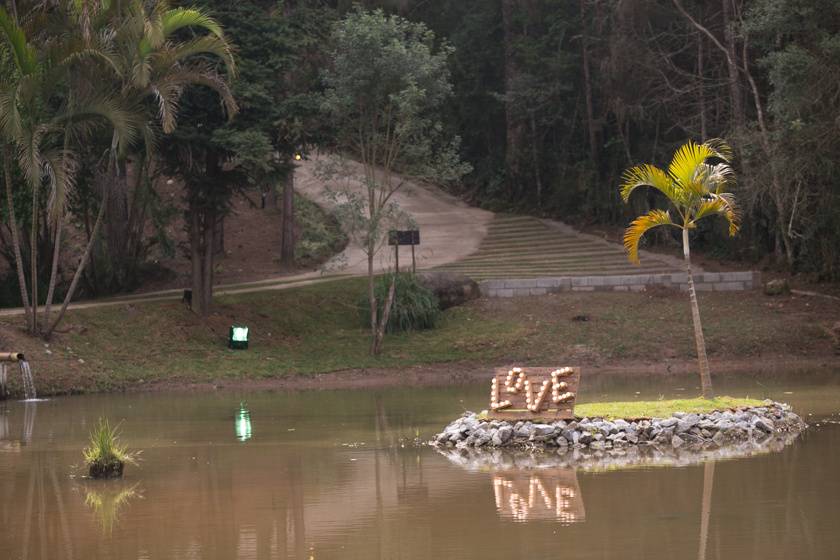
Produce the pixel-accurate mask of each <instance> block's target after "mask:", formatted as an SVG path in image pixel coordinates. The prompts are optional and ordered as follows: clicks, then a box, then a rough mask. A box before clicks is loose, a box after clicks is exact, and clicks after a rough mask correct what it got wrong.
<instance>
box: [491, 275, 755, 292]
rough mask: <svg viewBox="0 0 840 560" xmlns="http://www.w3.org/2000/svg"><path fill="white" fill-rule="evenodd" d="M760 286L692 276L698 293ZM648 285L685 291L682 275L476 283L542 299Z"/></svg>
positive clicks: (749, 278)
mask: <svg viewBox="0 0 840 560" xmlns="http://www.w3.org/2000/svg"><path fill="white" fill-rule="evenodd" d="M760 285H761V274H760V273H759V272H754V271H746V272H700V273H697V274H695V275H694V286H695V288H696V289H697V290H698V291H715V292H726V291H742V290H752V289H753V288H757V287H758V286H760ZM648 286H662V287H665V288H674V289H680V290H687V289H688V276H687V275H686V273H684V272H674V273H666V274H627V275H616V276H558V277H550V278H523V279H503V280H484V281H483V282H480V283H479V288H480V289H481V295H483V296H485V297H518V296H544V295H546V294H550V293H556V292H642V291H644V290H645V289H646V288H647V287H648Z"/></svg>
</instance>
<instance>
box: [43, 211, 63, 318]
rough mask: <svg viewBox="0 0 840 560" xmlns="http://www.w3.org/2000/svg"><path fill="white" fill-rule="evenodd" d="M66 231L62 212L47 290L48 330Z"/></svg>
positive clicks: (56, 231)
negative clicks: (62, 234)
mask: <svg viewBox="0 0 840 560" xmlns="http://www.w3.org/2000/svg"><path fill="white" fill-rule="evenodd" d="M63 229H64V211H63V210H61V211H60V213H59V215H58V218H56V222H55V246H54V247H53V258H52V267H51V270H50V284H49V288H48V290H47V301H46V307H45V308H44V322H43V326H44V328H45V329H48V328H49V326H50V314H51V313H52V302H53V296H54V295H55V285H56V282H58V265H59V257H60V255H61V231H62V230H63Z"/></svg>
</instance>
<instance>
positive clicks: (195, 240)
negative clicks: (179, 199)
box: [189, 207, 204, 315]
mask: <svg viewBox="0 0 840 560" xmlns="http://www.w3.org/2000/svg"><path fill="white" fill-rule="evenodd" d="M189 212H190V231H189V235H190V265H191V267H192V274H191V275H190V278H191V280H192V300H191V301H190V308H191V309H192V311H193V313H195V314H196V315H201V314H202V310H201V307H202V303H203V302H204V295H203V294H202V291H203V289H204V283H203V282H202V260H203V258H202V251H201V237H202V236H201V219H200V216H199V215H198V208H195V207H193V208H190V210H189Z"/></svg>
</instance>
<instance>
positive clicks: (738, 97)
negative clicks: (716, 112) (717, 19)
mask: <svg viewBox="0 0 840 560" xmlns="http://www.w3.org/2000/svg"><path fill="white" fill-rule="evenodd" d="M721 4H722V6H723V33H724V40H725V42H726V50H727V53H728V55H729V56H727V57H726V68H727V70H728V71H729V97H730V98H731V101H732V120H734V121H735V127H736V130H738V131H739V132H740V131H742V130H743V128H744V124H745V123H746V116H745V115H744V97H743V93H742V88H741V80H740V76H739V70H738V64H737V62H736V61H737V60H738V53H737V50H736V45H735V29H734V28H733V23H734V22H733V20H732V0H721Z"/></svg>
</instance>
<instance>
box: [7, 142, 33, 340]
mask: <svg viewBox="0 0 840 560" xmlns="http://www.w3.org/2000/svg"><path fill="white" fill-rule="evenodd" d="M11 157H12V156H11V154H10V153H9V147H8V146H6V145H4V146H3V176H4V177H5V179H6V204H8V206H9V227H10V229H11V230H12V248H13V249H14V252H15V268H16V269H17V275H18V284H20V300H21V301H22V302H23V309H24V313H25V314H26V321H27V322H28V323H29V321H31V317H32V313H31V311H30V309H29V291H28V290H27V289H26V276H25V275H24V273H23V257H22V256H21V253H20V236H19V235H18V228H17V220H16V219H15V201H14V198H13V197H12V166H11V160H10V158H11ZM27 328H29V330H32V324H31V323H29V324H28V325H27Z"/></svg>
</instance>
